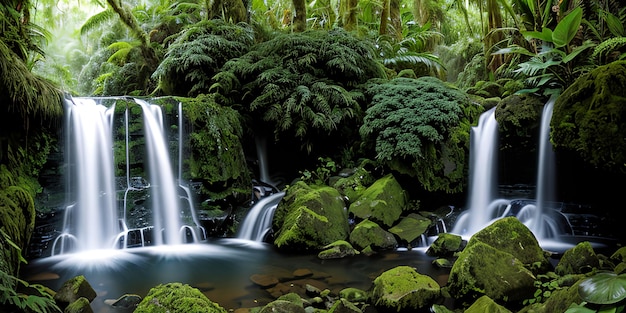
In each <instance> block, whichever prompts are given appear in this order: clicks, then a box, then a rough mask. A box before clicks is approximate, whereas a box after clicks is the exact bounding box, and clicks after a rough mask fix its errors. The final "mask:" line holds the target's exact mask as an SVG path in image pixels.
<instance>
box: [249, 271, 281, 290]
mask: <svg viewBox="0 0 626 313" xmlns="http://www.w3.org/2000/svg"><path fill="white" fill-rule="evenodd" d="M250 280H251V281H252V282H253V283H255V284H256V285H258V286H260V287H261V288H264V289H267V288H270V287H274V286H276V284H278V279H277V278H276V277H274V276H271V275H264V274H254V275H252V276H250Z"/></svg>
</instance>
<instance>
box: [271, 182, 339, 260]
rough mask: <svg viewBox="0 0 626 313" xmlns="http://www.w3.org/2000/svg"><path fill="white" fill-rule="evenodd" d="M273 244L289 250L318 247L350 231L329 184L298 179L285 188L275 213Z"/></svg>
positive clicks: (336, 192) (333, 190)
mask: <svg viewBox="0 0 626 313" xmlns="http://www.w3.org/2000/svg"><path fill="white" fill-rule="evenodd" d="M272 228H273V229H274V230H276V232H275V239H274V245H275V246H276V247H278V248H279V249H283V250H292V251H306V250H318V249H320V248H322V247H324V246H326V245H328V244H330V243H332V242H334V241H337V240H345V239H346V238H347V237H348V234H349V232H350V225H349V223H348V214H347V212H346V210H345V202H344V200H343V197H342V196H341V194H340V193H339V192H338V191H337V190H336V189H334V188H332V187H329V186H309V185H307V184H306V183H305V182H303V181H298V182H296V183H295V184H294V185H291V186H290V187H289V188H287V189H286V191H285V196H284V197H283V199H282V200H281V202H279V203H278V206H277V207H276V210H275V212H274V218H273V221H272Z"/></svg>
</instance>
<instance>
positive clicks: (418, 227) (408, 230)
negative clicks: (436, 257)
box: [389, 213, 433, 243]
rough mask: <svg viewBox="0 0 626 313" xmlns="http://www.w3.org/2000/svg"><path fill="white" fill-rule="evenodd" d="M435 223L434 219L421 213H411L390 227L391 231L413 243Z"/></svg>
mask: <svg viewBox="0 0 626 313" xmlns="http://www.w3.org/2000/svg"><path fill="white" fill-rule="evenodd" d="M432 224H433V221H432V220H431V219H429V218H426V217H424V216H422V215H420V214H416V213H411V214H409V215H408V216H406V217H403V218H402V219H401V220H400V222H399V223H398V224H396V225H394V226H393V227H391V228H390V229H389V232H390V233H392V234H394V235H396V236H398V238H400V239H402V240H404V241H406V242H408V243H411V242H413V241H414V240H415V239H417V238H419V237H420V236H422V234H424V233H425V232H426V231H427V230H428V228H429V227H430V226H431V225H432Z"/></svg>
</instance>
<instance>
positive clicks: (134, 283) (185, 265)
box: [22, 239, 448, 313]
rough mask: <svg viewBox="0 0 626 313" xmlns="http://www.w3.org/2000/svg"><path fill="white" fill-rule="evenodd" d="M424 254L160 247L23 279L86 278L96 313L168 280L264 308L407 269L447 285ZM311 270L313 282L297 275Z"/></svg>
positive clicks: (65, 262)
mask: <svg viewBox="0 0 626 313" xmlns="http://www.w3.org/2000/svg"><path fill="white" fill-rule="evenodd" d="M424 252H425V249H424V248H420V249H413V250H410V251H409V250H404V251H402V250H401V251H390V252H386V253H380V254H377V255H372V256H365V255H357V256H353V257H347V258H344V259H333V260H320V259H318V258H317V256H316V254H299V255H290V254H284V253H280V252H278V251H276V250H275V249H274V248H273V247H272V246H271V245H268V244H264V243H258V242H250V241H246V240H238V239H219V240H214V241H211V242H209V243H199V244H188V245H180V246H162V247H159V248H153V247H152V248H136V249H127V250H112V251H111V250H109V251H91V252H86V253H81V254H70V255H62V256H54V257H48V258H41V259H36V260H33V261H31V262H30V264H28V266H26V267H24V268H23V274H22V276H23V277H24V278H25V279H26V280H28V281H30V282H31V283H40V284H43V285H45V286H47V287H50V288H51V289H53V290H57V289H58V288H59V287H60V286H61V285H62V284H63V282H65V281H66V280H67V279H70V278H72V277H74V276H76V275H84V276H85V277H86V278H87V280H88V281H89V283H90V284H91V286H92V287H93V288H94V290H95V291H96V293H97V297H96V299H94V301H93V302H92V304H91V306H92V308H93V309H94V312H97V313H105V312H118V313H119V312H120V311H119V310H118V309H115V308H112V307H111V306H110V305H108V304H106V303H105V300H107V299H109V301H107V302H110V300H111V299H117V298H119V297H120V296H121V295H123V294H138V295H140V296H142V297H143V296H145V295H146V294H147V292H148V291H149V289H150V288H151V287H154V286H156V285H158V284H161V283H168V282H181V283H186V284H189V285H191V286H193V287H196V288H198V289H200V290H201V291H202V292H203V293H204V294H205V295H206V296H207V297H208V298H209V299H211V300H212V301H214V302H217V303H218V304H220V305H221V306H222V307H224V308H225V309H227V310H228V309H238V308H242V307H245V308H250V307H255V306H261V305H265V304H267V303H268V302H270V301H272V300H273V299H274V297H275V296H276V295H277V294H280V293H286V292H288V291H298V290H301V289H302V288H303V286H304V285H305V284H312V285H314V286H316V287H318V288H320V289H322V290H324V289H328V290H330V291H331V292H332V293H333V294H338V292H339V291H340V290H341V289H343V288H346V287H355V288H360V289H363V290H367V289H369V288H370V287H371V286H372V281H373V280H374V278H376V277H377V276H378V275H380V274H381V273H382V272H384V271H386V270H388V269H391V268H393V267H395V266H399V265H407V266H411V267H414V268H416V269H417V271H418V272H420V273H422V274H427V275H429V276H431V277H433V278H434V279H435V280H436V281H438V282H439V284H440V285H441V286H443V285H445V283H446V282H447V277H448V271H447V270H443V269H438V268H435V267H434V266H433V265H432V264H431V262H432V260H433V258H432V257H429V256H427V255H425V253H424ZM299 269H306V270H309V271H310V272H311V273H312V274H311V275H309V276H307V277H297V276H294V271H296V270H299ZM255 274H261V275H271V276H273V277H276V278H277V279H278V280H279V281H280V283H279V285H278V286H276V287H274V288H270V289H263V288H262V287H260V286H258V285H256V284H254V283H253V282H252V281H251V280H250V277H251V276H252V275H255Z"/></svg>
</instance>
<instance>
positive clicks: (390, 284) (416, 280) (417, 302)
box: [372, 266, 441, 311]
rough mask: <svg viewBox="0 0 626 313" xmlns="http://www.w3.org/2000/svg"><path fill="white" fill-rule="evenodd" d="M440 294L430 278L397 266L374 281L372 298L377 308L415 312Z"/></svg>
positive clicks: (435, 283) (438, 288)
mask: <svg viewBox="0 0 626 313" xmlns="http://www.w3.org/2000/svg"><path fill="white" fill-rule="evenodd" d="M440 292H441V291H440V286H439V284H438V283H437V282H436V281H435V280H433V279H432V278H431V277H430V276H427V275H423V274H420V273H418V272H417V271H416V270H415V269H414V268H412V267H409V266H397V267H395V268H392V269H390V270H387V271H385V272H383V273H382V274H381V275H380V276H378V277H377V278H376V279H375V280H374V288H373V290H372V298H373V300H374V304H375V305H376V306H378V307H382V308H389V309H395V310H397V311H400V310H411V309H413V310H416V309H420V308H423V307H426V306H428V305H430V304H432V303H433V302H434V300H435V299H437V298H438V297H439V296H440Z"/></svg>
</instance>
